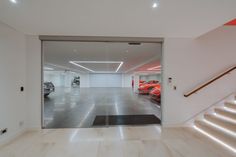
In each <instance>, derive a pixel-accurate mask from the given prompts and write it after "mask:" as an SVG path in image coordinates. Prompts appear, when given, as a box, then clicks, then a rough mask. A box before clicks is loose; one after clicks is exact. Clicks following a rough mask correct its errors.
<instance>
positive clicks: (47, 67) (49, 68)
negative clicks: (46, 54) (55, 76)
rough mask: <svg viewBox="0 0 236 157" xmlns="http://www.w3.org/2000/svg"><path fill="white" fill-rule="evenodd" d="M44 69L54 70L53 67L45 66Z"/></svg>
mask: <svg viewBox="0 0 236 157" xmlns="http://www.w3.org/2000/svg"><path fill="white" fill-rule="evenodd" d="M43 70H54V69H53V68H49V67H44V68H43Z"/></svg>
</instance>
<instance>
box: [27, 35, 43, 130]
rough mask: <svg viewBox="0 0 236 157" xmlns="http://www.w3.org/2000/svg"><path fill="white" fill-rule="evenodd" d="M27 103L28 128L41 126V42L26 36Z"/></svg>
mask: <svg viewBox="0 0 236 157" xmlns="http://www.w3.org/2000/svg"><path fill="white" fill-rule="evenodd" d="M26 47H27V56H26V57H27V58H26V67H27V68H26V70H27V75H26V76H27V78H26V82H27V89H28V90H27V105H28V110H27V113H28V126H29V128H41V42H40V40H39V39H38V36H26Z"/></svg>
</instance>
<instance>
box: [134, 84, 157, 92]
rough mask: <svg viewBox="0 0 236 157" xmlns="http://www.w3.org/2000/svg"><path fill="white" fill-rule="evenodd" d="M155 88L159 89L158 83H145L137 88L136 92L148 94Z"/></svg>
mask: <svg viewBox="0 0 236 157" xmlns="http://www.w3.org/2000/svg"><path fill="white" fill-rule="evenodd" d="M155 87H159V88H160V84H159V83H145V84H143V85H141V86H140V87H139V88H138V91H139V94H149V93H150V91H151V90H152V89H153V88H155Z"/></svg>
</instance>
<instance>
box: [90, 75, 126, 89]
mask: <svg viewBox="0 0 236 157" xmlns="http://www.w3.org/2000/svg"><path fill="white" fill-rule="evenodd" d="M89 80H90V87H122V74H90V75H89Z"/></svg>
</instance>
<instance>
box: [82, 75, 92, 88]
mask: <svg viewBox="0 0 236 157" xmlns="http://www.w3.org/2000/svg"><path fill="white" fill-rule="evenodd" d="M80 87H81V88H83V87H84V88H88V87H90V85H89V74H87V73H83V74H82V73H81V74H80Z"/></svg>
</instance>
